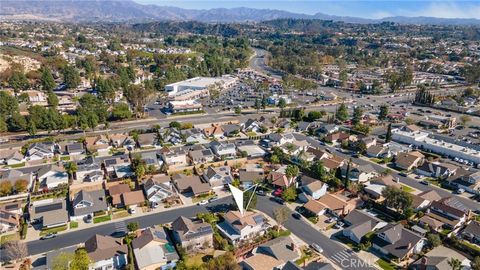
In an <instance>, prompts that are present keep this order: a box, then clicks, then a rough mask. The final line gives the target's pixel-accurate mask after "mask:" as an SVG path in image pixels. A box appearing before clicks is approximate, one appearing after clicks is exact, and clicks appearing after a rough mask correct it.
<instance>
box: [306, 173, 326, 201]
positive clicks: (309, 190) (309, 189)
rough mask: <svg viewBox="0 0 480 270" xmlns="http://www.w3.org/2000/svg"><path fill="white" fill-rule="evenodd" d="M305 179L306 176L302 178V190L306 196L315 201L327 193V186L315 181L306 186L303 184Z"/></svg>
mask: <svg viewBox="0 0 480 270" xmlns="http://www.w3.org/2000/svg"><path fill="white" fill-rule="evenodd" d="M305 177H306V176H302V190H303V192H305V193H306V194H307V195H309V196H310V197H312V198H313V199H314V200H317V199H319V198H320V197H322V196H323V195H325V194H326V193H327V188H328V185H327V184H326V183H324V182H322V181H320V180H316V181H313V182H310V183H308V184H303V183H304V178H305Z"/></svg>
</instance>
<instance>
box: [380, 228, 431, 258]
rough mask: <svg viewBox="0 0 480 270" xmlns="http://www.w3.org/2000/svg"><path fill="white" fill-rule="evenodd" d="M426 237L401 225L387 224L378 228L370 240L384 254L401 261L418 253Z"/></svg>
mask: <svg viewBox="0 0 480 270" xmlns="http://www.w3.org/2000/svg"><path fill="white" fill-rule="evenodd" d="M425 243H426V239H425V238H423V237H422V236H421V235H419V234H417V233H414V232H412V231H410V230H408V229H406V228H404V227H403V226H402V224H388V225H387V226H385V227H383V228H382V229H380V230H379V231H378V232H377V233H376V235H375V237H374V238H373V241H372V247H373V248H374V249H376V250H378V251H379V252H381V253H382V254H383V255H385V256H390V257H393V258H396V259H398V260H399V261H403V260H405V259H407V258H410V257H411V256H412V255H413V254H419V253H420V252H421V251H422V249H423V247H424V245H425Z"/></svg>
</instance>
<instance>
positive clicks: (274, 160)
mask: <svg viewBox="0 0 480 270" xmlns="http://www.w3.org/2000/svg"><path fill="white" fill-rule="evenodd" d="M270 162H271V163H272V164H280V158H279V157H278V156H277V155H272V156H271V157H270Z"/></svg>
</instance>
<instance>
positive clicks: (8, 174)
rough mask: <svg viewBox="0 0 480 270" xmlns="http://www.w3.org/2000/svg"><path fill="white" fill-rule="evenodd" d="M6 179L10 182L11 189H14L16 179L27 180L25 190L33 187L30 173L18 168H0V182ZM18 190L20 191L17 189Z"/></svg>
mask: <svg viewBox="0 0 480 270" xmlns="http://www.w3.org/2000/svg"><path fill="white" fill-rule="evenodd" d="M4 181H8V182H10V184H11V186H12V187H13V189H15V183H16V182H17V181H26V182H27V191H29V190H32V189H33V185H34V183H35V182H34V181H33V174H32V173H23V172H22V171H20V170H16V169H7V170H0V182H4ZM17 192H20V191H17Z"/></svg>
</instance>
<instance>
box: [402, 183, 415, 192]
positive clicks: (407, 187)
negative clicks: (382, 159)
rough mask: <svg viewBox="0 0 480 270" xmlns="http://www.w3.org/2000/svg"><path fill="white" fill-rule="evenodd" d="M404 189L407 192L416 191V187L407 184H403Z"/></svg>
mask: <svg viewBox="0 0 480 270" xmlns="http://www.w3.org/2000/svg"><path fill="white" fill-rule="evenodd" d="M402 190H403V191H405V192H408V193H412V192H414V191H415V189H413V188H411V187H409V186H407V185H402Z"/></svg>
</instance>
